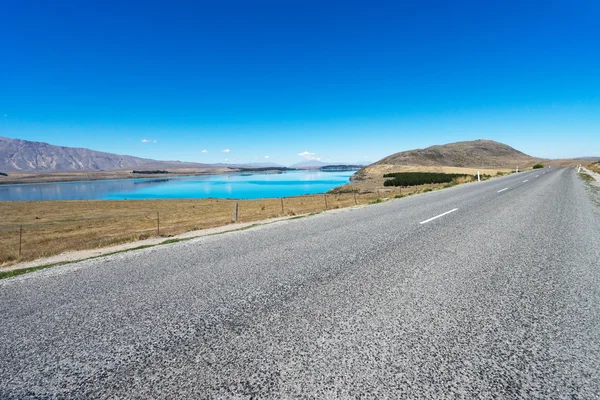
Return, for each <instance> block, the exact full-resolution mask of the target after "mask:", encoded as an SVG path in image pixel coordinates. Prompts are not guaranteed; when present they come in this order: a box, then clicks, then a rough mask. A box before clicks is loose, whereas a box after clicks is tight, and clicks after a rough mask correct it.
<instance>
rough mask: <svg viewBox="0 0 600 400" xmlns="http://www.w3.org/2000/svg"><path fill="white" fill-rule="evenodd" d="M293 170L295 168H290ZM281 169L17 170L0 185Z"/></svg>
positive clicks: (1, 178)
mask: <svg viewBox="0 0 600 400" xmlns="http://www.w3.org/2000/svg"><path fill="white" fill-rule="evenodd" d="M288 170H290V171H292V170H293V169H288ZM280 172H281V170H279V169H268V170H260V171H259V170H251V169H231V168H216V169H210V170H206V171H199V170H197V169H194V170H169V173H167V174H154V173H149V174H134V173H132V172H131V170H129V169H128V170H115V171H61V172H48V173H46V172H15V173H8V176H3V175H0V185H27V184H39V183H67V182H92V181H112V180H126V179H148V178H169V177H185V176H207V175H223V174H239V173H280Z"/></svg>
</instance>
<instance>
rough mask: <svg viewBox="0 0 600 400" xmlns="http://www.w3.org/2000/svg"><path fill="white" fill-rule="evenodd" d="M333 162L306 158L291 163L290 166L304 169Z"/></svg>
mask: <svg viewBox="0 0 600 400" xmlns="http://www.w3.org/2000/svg"><path fill="white" fill-rule="evenodd" d="M330 164H331V163H326V162H323V161H318V160H306V161H300V162H298V163H296V164H292V165H290V168H298V169H304V168H319V167H324V166H326V165H330Z"/></svg>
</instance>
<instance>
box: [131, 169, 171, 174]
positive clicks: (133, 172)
mask: <svg viewBox="0 0 600 400" xmlns="http://www.w3.org/2000/svg"><path fill="white" fill-rule="evenodd" d="M131 173H132V174H168V173H169V171H162V170H159V169H157V170H153V171H136V170H133V171H131Z"/></svg>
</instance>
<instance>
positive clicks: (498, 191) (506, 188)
mask: <svg viewBox="0 0 600 400" xmlns="http://www.w3.org/2000/svg"><path fill="white" fill-rule="evenodd" d="M505 190H508V188H504V189H502V190H498V193H500V192H504V191H505Z"/></svg>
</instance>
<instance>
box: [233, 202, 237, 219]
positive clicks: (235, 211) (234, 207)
mask: <svg viewBox="0 0 600 400" xmlns="http://www.w3.org/2000/svg"><path fill="white" fill-rule="evenodd" d="M233 221H234V222H237V221H238V203H235V205H234V206H233Z"/></svg>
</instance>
